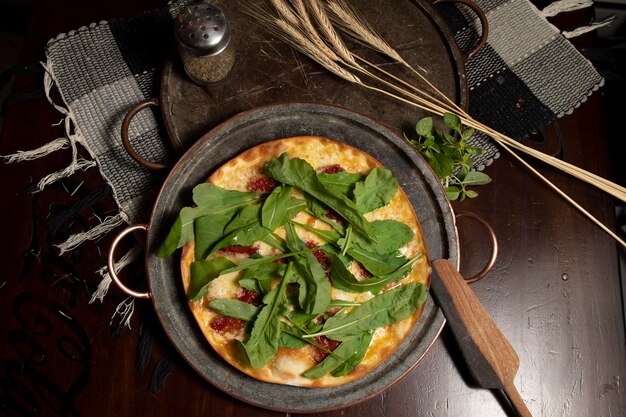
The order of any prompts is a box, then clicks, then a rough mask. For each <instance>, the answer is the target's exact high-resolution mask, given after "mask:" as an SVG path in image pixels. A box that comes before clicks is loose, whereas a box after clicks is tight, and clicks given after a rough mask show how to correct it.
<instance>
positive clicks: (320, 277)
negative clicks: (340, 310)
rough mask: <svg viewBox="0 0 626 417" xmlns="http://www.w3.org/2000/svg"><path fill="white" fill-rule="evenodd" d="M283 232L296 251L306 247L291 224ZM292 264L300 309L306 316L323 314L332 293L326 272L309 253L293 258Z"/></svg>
mask: <svg viewBox="0 0 626 417" xmlns="http://www.w3.org/2000/svg"><path fill="white" fill-rule="evenodd" d="M285 230H286V232H287V242H288V245H289V246H291V247H292V248H293V249H295V250H296V251H301V250H302V249H303V248H306V247H307V246H306V244H305V243H304V242H302V240H300V237H298V234H297V233H296V230H295V227H294V226H293V224H291V223H287V225H286V226H285ZM293 264H294V268H295V271H294V272H295V274H296V275H297V276H298V279H297V281H296V282H298V284H300V287H299V298H298V300H299V303H300V307H301V308H302V309H303V310H304V312H305V313H308V314H319V313H323V312H324V311H326V308H327V307H328V303H329V302H330V294H331V291H332V288H331V285H330V282H329V281H328V279H327V278H326V272H325V271H324V269H323V268H322V266H321V265H320V263H319V261H318V260H317V258H316V257H315V255H313V254H312V253H311V252H305V253H304V254H303V255H300V256H297V257H295V258H294V259H293Z"/></svg>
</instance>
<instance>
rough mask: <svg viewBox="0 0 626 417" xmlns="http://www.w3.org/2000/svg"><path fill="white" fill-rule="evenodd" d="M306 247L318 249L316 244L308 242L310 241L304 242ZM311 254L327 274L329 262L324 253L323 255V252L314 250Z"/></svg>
mask: <svg viewBox="0 0 626 417" xmlns="http://www.w3.org/2000/svg"><path fill="white" fill-rule="evenodd" d="M306 245H307V246H308V247H309V248H311V249H313V248H316V247H318V244H317V243H315V242H313V241H310V240H309V241H307V242H306ZM311 253H312V254H313V256H315V258H316V259H317V262H319V263H320V265H322V268H323V269H324V271H327V272H328V271H329V270H330V261H329V260H328V257H327V256H326V253H324V251H323V250H321V249H317V250H314V251H313V252H311Z"/></svg>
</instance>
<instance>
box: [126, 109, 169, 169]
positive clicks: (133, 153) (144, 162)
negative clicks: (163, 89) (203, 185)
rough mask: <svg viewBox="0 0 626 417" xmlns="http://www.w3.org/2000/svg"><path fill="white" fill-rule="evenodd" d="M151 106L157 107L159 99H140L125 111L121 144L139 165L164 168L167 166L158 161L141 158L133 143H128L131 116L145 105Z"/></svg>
mask: <svg viewBox="0 0 626 417" xmlns="http://www.w3.org/2000/svg"><path fill="white" fill-rule="evenodd" d="M151 106H155V107H158V106H159V99H157V98H150V99H147V100H144V101H140V102H139V103H137V104H135V105H134V106H133V107H132V108H131V109H130V110H129V111H128V113H126V116H124V121H122V132H121V135H122V144H124V148H125V149H126V152H128V154H129V155H130V157H131V158H133V159H134V160H135V161H137V163H139V165H143V166H144V167H146V168H148V169H154V170H158V169H165V168H167V167H168V166H167V165H166V164H161V163H159V162H152V161H148V160H147V159H144V158H142V157H141V156H140V155H139V154H138V153H137V151H136V150H135V148H133V145H131V143H130V138H129V137H128V128H129V126H130V122H131V120H133V117H135V115H136V114H137V113H139V112H140V111H141V110H143V109H145V108H146V107H151Z"/></svg>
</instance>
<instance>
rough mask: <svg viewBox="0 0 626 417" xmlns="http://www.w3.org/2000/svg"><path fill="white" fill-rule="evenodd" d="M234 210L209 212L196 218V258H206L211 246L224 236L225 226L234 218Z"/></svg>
mask: <svg viewBox="0 0 626 417" xmlns="http://www.w3.org/2000/svg"><path fill="white" fill-rule="evenodd" d="M234 214H235V213H234V212H227V213H220V214H209V215H206V216H202V217H199V218H197V219H196V221H195V222H194V232H195V240H196V242H195V246H194V253H195V259H198V260H200V259H206V258H207V257H208V256H209V253H210V250H211V247H213V245H215V243H217V242H218V241H219V240H220V239H221V238H222V236H224V228H225V227H226V225H227V224H228V223H229V222H230V221H231V220H232V218H233V215H234Z"/></svg>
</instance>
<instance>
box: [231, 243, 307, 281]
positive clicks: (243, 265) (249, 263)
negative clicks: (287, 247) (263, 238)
mask: <svg viewBox="0 0 626 417" xmlns="http://www.w3.org/2000/svg"><path fill="white" fill-rule="evenodd" d="M311 250H312V249H308V248H307V249H305V250H302V251H298V252H289V253H284V254H282V255H275V256H264V257H262V258H248V259H244V260H243V261H241V262H239V264H238V265H234V264H233V265H234V266H233V267H231V268H228V269H225V270H223V271H222V272H221V274H220V275H225V274H230V273H231V272H237V271H241V270H242V269H247V268H254V267H256V266H258V265H261V264H264V263H269V262H274V261H276V260H278V259H283V258H289V257H292V256H296V255H301V254H303V253H306V252H310V251H311Z"/></svg>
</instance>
